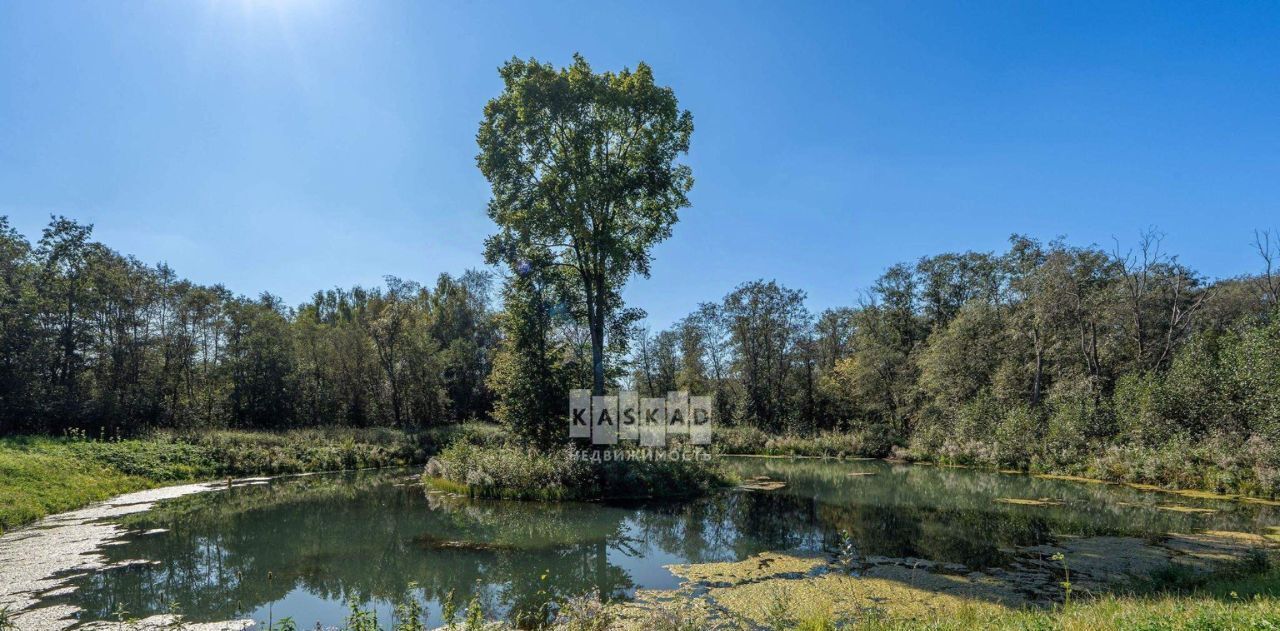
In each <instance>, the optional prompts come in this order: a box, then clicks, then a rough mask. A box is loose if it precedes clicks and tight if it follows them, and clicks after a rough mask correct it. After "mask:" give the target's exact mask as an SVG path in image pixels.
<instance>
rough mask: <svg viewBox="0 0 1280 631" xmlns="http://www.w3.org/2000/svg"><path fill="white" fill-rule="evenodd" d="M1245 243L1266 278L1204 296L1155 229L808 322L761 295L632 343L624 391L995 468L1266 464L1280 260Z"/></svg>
mask: <svg viewBox="0 0 1280 631" xmlns="http://www.w3.org/2000/svg"><path fill="white" fill-rule="evenodd" d="M1256 236H1257V240H1256V242H1255V244H1254V245H1255V247H1256V248H1257V250H1258V253H1259V254H1260V255H1261V259H1262V261H1263V264H1264V269H1263V270H1262V271H1261V272H1260V273H1258V274H1256V275H1251V276H1245V277H1240V278H1232V279H1227V280H1220V281H1214V282H1211V281H1209V280H1207V279H1205V278H1204V277H1203V276H1202V275H1200V274H1198V273H1196V272H1195V271H1194V270H1192V269H1191V268H1189V267H1187V266H1186V265H1184V264H1182V263H1180V262H1179V261H1178V259H1177V257H1176V256H1172V255H1170V254H1169V253H1168V252H1166V251H1165V249H1164V248H1163V247H1162V245H1163V244H1162V238H1161V235H1159V234H1158V233H1156V232H1148V233H1146V234H1144V235H1142V237H1141V239H1140V240H1139V242H1138V244H1137V245H1136V246H1135V247H1133V248H1132V249H1124V250H1121V249H1120V248H1119V247H1115V248H1113V249H1110V250H1104V249H1102V248H1100V247H1097V246H1089V247H1074V246H1070V245H1067V244H1066V243H1064V242H1062V241H1060V240H1056V241H1051V242H1048V243H1044V242H1040V241H1037V240H1035V239H1032V238H1030V237H1026V236H1019V235H1015V236H1014V237H1012V238H1011V239H1010V242H1009V248H1008V249H1007V250H1006V251H1005V252H1003V253H999V254H996V253H987V252H962V253H948V254H941V255H938V256H929V257H924V258H922V259H920V260H919V261H917V262H915V263H912V264H898V265H894V266H892V267H890V268H889V269H888V270H887V271H886V272H885V273H884V274H883V275H882V276H881V277H880V278H879V279H877V281H876V282H875V284H874V286H873V287H872V288H871V289H870V291H869V292H868V293H867V295H866V296H865V297H864V299H863V300H862V301H861V302H860V304H858V305H856V306H851V307H841V308H835V309H828V310H825V311H823V312H821V313H818V314H813V313H811V312H810V311H809V310H808V309H807V308H806V307H805V305H804V299H805V295H804V293H803V292H802V291H799V290H796V289H789V288H787V287H783V286H780V285H778V284H777V283H775V282H771V281H753V282H749V283H746V284H743V285H741V286H740V287H738V288H736V289H735V290H733V291H732V292H731V293H729V294H728V295H727V296H725V297H724V299H723V300H721V301H719V302H709V303H704V304H702V305H700V306H699V307H698V309H697V310H695V311H694V312H693V313H691V314H689V315H688V316H686V317H685V318H683V319H681V320H680V321H678V322H677V323H675V324H674V325H673V326H671V327H669V328H667V329H664V330H661V331H656V332H653V331H649V330H646V329H643V328H641V329H638V330H637V331H636V333H635V335H634V342H633V344H632V346H633V348H634V361H633V363H632V367H631V368H632V369H631V372H630V375H629V379H630V381H631V383H633V384H634V385H635V387H637V388H638V389H640V390H642V391H644V392H646V393H660V392H665V391H667V390H674V389H687V390H691V391H700V392H713V393H715V394H716V395H717V405H718V407H719V412H720V414H719V416H720V421H721V422H722V423H725V424H729V425H745V426H750V427H755V428H758V429H761V430H764V431H766V432H769V433H779V432H796V433H813V432H817V431H827V430H835V431H842V432H862V433H864V434H866V435H868V437H870V438H875V439H879V440H880V442H881V443H882V445H883V448H884V450H887V449H888V448H889V447H890V446H892V445H898V446H913V447H915V448H916V449H918V450H919V451H921V452H923V453H927V454H932V455H935V456H936V455H938V454H944V455H948V456H951V457H952V458H954V459H958V460H970V461H979V462H986V463H991V464H1002V465H1015V466H1016V465H1020V466H1026V465H1027V464H1028V463H1030V462H1031V461H1032V460H1034V459H1036V458H1045V457H1061V458H1064V459H1070V458H1072V457H1076V456H1079V455H1080V454H1082V453H1084V452H1088V451H1091V450H1097V449H1099V448H1100V447H1101V446H1103V445H1107V444H1124V445H1148V446H1160V445H1165V444H1168V443H1170V442H1171V441H1199V440H1204V439H1208V438H1210V437H1213V438H1217V439H1223V440H1228V441H1229V442H1230V443H1232V444H1235V445H1237V446H1239V445H1244V444H1250V443H1249V441H1250V440H1252V441H1253V443H1252V444H1253V445H1255V446H1258V447H1259V448H1262V447H1266V448H1268V449H1270V446H1272V445H1276V444H1280V441H1277V439H1280V322H1278V320H1280V318H1277V305H1278V304H1280V274H1278V273H1277V270H1275V269H1274V266H1273V265H1274V262H1275V260H1276V257H1277V255H1278V254H1280V253H1278V252H1277V249H1276V247H1275V244H1274V243H1272V242H1271V235H1270V234H1268V233H1259V234H1258V235H1256ZM1278 455H1280V454H1278ZM1274 464H1275V465H1277V467H1278V468H1280V460H1278V461H1277V462H1275V463H1274Z"/></svg>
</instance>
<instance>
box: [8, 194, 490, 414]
mask: <svg viewBox="0 0 1280 631" xmlns="http://www.w3.org/2000/svg"><path fill="white" fill-rule="evenodd" d="M91 231H92V227H91V226H87V225H83V224H78V223H76V222H74V221H71V220H68V219H65V218H55V219H54V220H53V221H52V222H51V223H50V224H49V226H48V228H46V229H45V230H44V233H43V235H42V236H41V238H40V239H39V241H38V242H37V243H35V244H34V246H33V245H32V244H30V243H28V242H27V241H26V240H25V239H24V238H23V237H22V236H21V235H19V234H18V233H17V232H16V231H14V230H13V229H12V228H11V227H10V226H9V224H8V222H7V220H6V219H5V218H3V217H0V428H3V431H4V432H5V433H19V432H43V433H55V434H60V433H63V432H66V431H68V430H76V431H79V432H85V433H88V434H89V435H91V436H112V437H113V436H120V435H134V434H138V433H140V432H142V431H144V430H147V429H151V428H159V427H176V428H216V427H237V428H268V429H277V428H286V427H297V426H308V425H319V424H344V425H352V426H370V425H386V426H401V427H406V426H420V425H426V424H433V423H442V422H445V421H447V420H453V419H468V418H478V417H483V416H485V415H486V414H487V411H488V410H489V408H490V407H491V405H492V401H491V397H490V395H489V392H488V390H487V389H486V388H485V383H484V382H485V378H486V375H487V374H488V372H489V365H490V361H491V352H492V347H493V345H494V343H495V342H496V331H495V328H494V324H493V317H492V314H491V313H490V312H489V300H488V295H489V291H490V282H491V281H490V278H489V276H488V275H486V274H484V273H481V272H467V273H464V274H462V275H461V276H458V277H454V276H450V275H448V274H444V275H441V276H440V278H439V279H437V281H436V283H435V285H434V286H433V287H424V286H420V285H418V284H416V283H413V282H409V281H403V280H400V279H397V278H387V279H386V286H385V287H383V288H372V289H366V288H362V287H353V288H351V289H331V290H325V291H318V292H316V294H315V296H314V298H313V299H312V300H311V301H310V302H307V303H305V304H302V305H299V306H297V307H296V308H290V307H287V306H286V305H283V304H282V303H281V301H280V300H279V299H278V298H276V297H274V296H272V295H270V294H265V293H264V294H262V295H261V296H259V297H258V298H246V297H244V296H236V295H233V294H232V293H231V292H230V291H228V290H227V289H226V288H224V287H222V286H218V285H215V286H211V287H209V286H201V285H198V284H195V283H192V282H189V281H187V280H183V279H181V278H179V277H178V276H177V275H176V274H175V272H174V271H173V270H172V269H170V268H169V267H167V266H165V265H156V266H149V265H146V264H144V263H142V262H140V261H138V260H137V259H135V258H132V257H128V256H123V255H121V254H119V253H117V252H115V251H113V250H111V249H110V248H108V247H107V246H105V245H103V244H101V243H97V242H95V241H93V240H92V238H91Z"/></svg>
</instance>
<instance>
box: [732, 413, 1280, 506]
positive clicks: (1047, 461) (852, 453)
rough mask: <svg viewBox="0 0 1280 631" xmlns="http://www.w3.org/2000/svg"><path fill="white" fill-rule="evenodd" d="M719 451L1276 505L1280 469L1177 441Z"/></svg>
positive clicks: (801, 443) (876, 441)
mask: <svg viewBox="0 0 1280 631" xmlns="http://www.w3.org/2000/svg"><path fill="white" fill-rule="evenodd" d="M715 447H716V449H717V450H718V451H720V452H721V453H725V454H741V455H756V456H797V457H820V458H842V457H863V458H892V459H895V460H902V461H906V462H919V463H931V464H941V465H947V466H959V467H973V468H979V469H989V470H993V471H994V470H1004V471H1008V470H1013V471H1021V472H1024V473H1031V474H1045V475H1061V476H1071V477H1079V478H1087V479H1090V480H1099V481H1104V482H1114V483H1119V484H1130V485H1135V486H1139V487H1157V488H1160V489H1165V490H1184V491H1199V492H1208V493H1214V494H1218V495H1223V496H1232V495H1238V496H1243V497H1250V498H1260V499H1266V500H1274V499H1277V494H1276V492H1275V488H1276V486H1275V484H1274V483H1273V482H1272V481H1271V477H1274V476H1275V475H1280V473H1273V472H1272V471H1273V469H1274V470H1276V471H1278V472H1280V462H1277V463H1271V462H1270V460H1267V458H1268V457H1269V456H1267V454H1269V453H1270V452H1271V451H1273V450H1264V451H1265V453H1258V452H1259V450H1257V449H1251V448H1250V446H1249V445H1239V444H1232V443H1230V442H1228V441H1225V440H1219V441H1203V442H1199V443H1191V442H1185V441H1175V442H1172V443H1169V444H1168V445H1165V446H1164V447H1162V448H1149V447H1140V446H1125V447H1120V446H1111V447H1099V448H1098V449H1097V450H1096V451H1087V450H1086V451H1064V452H1062V453H1059V454H1057V456H1056V457H1054V458H1032V459H1030V460H1019V461H1009V460H1007V459H1003V458H1001V457H1000V454H999V449H998V448H996V447H993V446H990V445H980V444H964V445H957V444H956V443H945V444H943V445H942V446H940V447H937V448H931V447H930V446H929V445H924V444H919V443H916V444H912V445H910V446H907V447H903V446H899V445H896V444H895V443H894V442H893V441H892V440H889V439H888V438H885V435H884V434H882V433H880V432H876V431H864V432H847V433H842V432H821V433H817V434H811V435H797V434H783V435H770V434H766V433H764V432H761V431H760V430H757V429H753V428H746V427H727V428H718V429H717V430H716V437H715Z"/></svg>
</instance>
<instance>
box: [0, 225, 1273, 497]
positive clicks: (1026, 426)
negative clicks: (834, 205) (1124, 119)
mask: <svg viewBox="0 0 1280 631" xmlns="http://www.w3.org/2000/svg"><path fill="white" fill-rule="evenodd" d="M1254 245H1255V247H1256V248H1257V250H1258V253H1259V254H1260V255H1261V257H1260V267H1261V270H1260V271H1259V273H1257V274H1255V275H1250V276H1244V277H1240V278H1233V279H1227V280H1219V281H1212V282H1211V281H1208V280H1206V279H1205V278H1203V277H1202V276H1200V275H1199V274H1197V273H1196V272H1195V271H1194V270H1192V269H1190V268H1188V267H1186V266H1185V265H1183V264H1181V263H1180V262H1178V260H1177V258H1176V257H1174V256H1171V255H1169V254H1168V253H1167V252H1166V251H1165V250H1164V248H1163V244H1162V243H1161V238H1160V236H1159V235H1158V234H1157V233H1154V232H1153V233H1148V234H1145V235H1143V236H1142V237H1141V239H1140V240H1139V242H1138V243H1137V244H1136V245H1135V246H1134V247H1133V249H1132V250H1129V249H1121V248H1120V247H1119V246H1117V247H1115V248H1113V249H1111V250H1109V251H1108V250H1104V249H1102V248H1099V247H1096V246H1089V247H1073V246H1070V245H1067V244H1065V243H1063V242H1061V241H1053V242H1049V243H1042V242H1039V241H1036V240H1034V239H1031V238H1028V237H1023V236H1014V237H1012V238H1011V240H1010V245H1009V248H1008V250H1007V251H1005V252H1003V253H1000V254H995V253H981V252H965V253H956V254H942V255H938V256H932V257H926V258H923V259H920V260H919V261H917V262H915V263H913V264H899V265H895V266H893V267H891V268H890V269H888V270H887V271H886V272H885V273H884V274H883V275H882V276H881V277H880V278H879V279H878V280H877V281H876V282H875V284H874V286H873V287H872V288H871V289H870V290H869V291H868V292H867V294H866V295H865V296H864V297H863V298H862V300H861V301H860V302H859V304H858V305H857V306H851V307H842V308H836V309H830V310H827V311H823V312H821V313H818V314H814V313H811V312H810V311H809V310H808V309H807V308H806V306H805V295H804V293H803V292H802V291H800V290H797V289H792V288H787V287H783V286H781V285H779V284H777V283H776V282H771V281H753V282H748V283H745V284H743V285H741V286H739V287H737V288H736V289H734V290H733V291H732V292H730V293H729V294H728V295H727V296H725V297H724V298H723V299H721V300H719V301H715V302H707V303H704V304H702V305H700V306H699V307H698V308H697V309H696V310H695V311H694V312H693V313H691V314H690V315H688V316H687V317H685V318H683V319H681V320H679V321H678V322H676V323H675V324H674V325H673V326H671V327H670V328H668V329H665V330H661V331H656V332H655V331H650V330H647V329H645V328H644V327H643V326H641V325H640V324H639V322H640V314H639V313H638V312H636V311H634V310H620V313H621V314H622V315H620V316H616V317H614V318H612V321H611V323H610V324H611V328H610V329H609V330H610V337H609V343H608V346H607V348H608V350H609V352H608V353H607V357H606V360H607V361H606V366H607V370H606V377H607V381H608V383H609V386H610V387H611V388H619V387H634V388H635V389H638V390H640V391H642V392H644V393H649V394H653V393H662V392H666V391H668V390H673V389H687V390H690V391H693V392H705V393H713V394H715V395H716V397H717V399H716V404H717V412H718V415H719V419H718V420H719V422H720V423H721V424H723V425H727V426H744V427H749V428H754V429H757V430H760V431H762V432H765V433H768V434H771V435H774V434H783V433H787V434H801V435H804V434H814V433H818V432H824V431H835V432H842V433H852V434H857V435H859V436H861V437H862V439H863V441H864V443H865V445H866V451H868V452H874V453H881V454H883V453H889V451H890V450H892V449H895V448H897V449H902V450H905V452H911V451H914V452H916V453H917V454H919V455H920V456H921V457H931V458H938V459H948V460H951V461H957V462H980V463H988V464H994V465H1003V466H1029V465H1034V464H1036V463H1037V462H1039V461H1044V460H1046V459H1048V460H1051V461H1058V462H1071V461H1078V460H1080V459H1081V458H1083V457H1085V456H1086V455H1089V456H1097V455H1098V454H1101V453H1104V452H1106V451H1107V450H1108V449H1112V448H1115V449H1136V448H1143V447H1149V448H1165V449H1168V448H1170V446H1173V448H1174V453H1177V450H1178V449H1182V448H1184V447H1186V446H1188V445H1191V444H1202V443H1212V444H1214V445H1217V446H1218V451H1217V452H1215V453H1220V454H1221V455H1222V457H1223V458H1237V459H1241V458H1244V459H1249V461H1250V462H1251V467H1252V469H1253V474H1254V475H1255V476H1256V477H1257V478H1258V480H1257V481H1258V482H1259V483H1267V484H1271V485H1274V484H1277V483H1280V453H1277V449H1276V448H1275V445H1277V444H1280V441H1278V440H1277V438H1280V318H1277V317H1276V307H1277V304H1278V300H1280V273H1278V271H1277V270H1276V269H1274V263H1275V261H1276V255H1277V251H1276V250H1277V249H1276V247H1275V244H1274V243H1272V242H1271V240H1270V238H1269V235H1267V234H1265V233H1263V234H1259V235H1257V240H1256V243H1255V244H1254ZM548 269H550V268H546V269H524V270H522V273H517V274H513V275H511V277H509V278H506V279H504V280H503V283H502V287H501V288H498V289H495V288H494V287H493V284H494V278H493V276H491V275H490V274H489V273H486V272H480V271H468V272H465V273H463V274H462V275H460V276H451V275H449V274H443V275H441V276H440V277H439V278H438V279H437V281H436V282H435V284H434V286H424V285H419V284H417V283H413V282H410V281H405V280H401V279H397V278H390V277H389V278H387V279H386V281H385V286H384V287H376V288H363V287H353V288H351V289H331V290H325V291H318V292H316V294H315V296H314V297H313V299H312V300H311V301H309V302H307V303H304V304H301V305H298V306H296V307H288V306H286V305H284V304H282V303H281V301H280V300H279V299H278V298H275V297H273V296H271V295H269V294H263V295H262V296H260V297H258V298H246V297H243V296H236V295H233V294H232V293H231V292H230V291H228V290H227V289H225V288H223V287H221V286H212V287H206V286H200V285H197V284H194V283H191V282H189V281H186V280H182V279H181V278H179V277H178V276H177V275H176V274H175V272H174V271H173V270H171V269H169V268H168V267H167V266H165V265H156V266H149V265H146V264H144V263H142V262H140V261H138V260H136V259H134V258H132V257H128V256H124V255H121V254H119V253H117V252H115V251H113V250H111V249H110V248H108V247H107V246H105V245H103V244H101V243H97V242H95V241H93V240H92V236H91V227H90V226H86V225H83V224H78V223H76V222H74V221H71V220H68V219H65V218H55V219H54V220H53V221H52V222H51V223H50V224H49V226H48V228H46V229H45V230H44V233H43V235H42V236H41V238H40V239H39V240H38V241H37V242H36V243H35V244H31V243H29V242H28V241H27V240H26V239H24V238H23V237H22V236H21V235H19V234H18V233H17V232H16V231H15V230H14V229H12V228H11V227H9V225H8V222H7V220H4V219H0V283H2V285H0V423H3V428H4V431H5V432H6V433H24V432H45V433H55V434H57V433H64V432H67V431H69V430H75V431H83V432H86V433H89V434H90V435H107V436H116V435H131V434H137V433H140V432H142V431H144V430H147V429H151V428H161V427H174V428H214V427H236V428H286V427H297V426H312V425H322V424H341V425H350V426H373V425H386V426H399V427H406V428H413V427H422V426H429V425H435V424H442V423H451V422H456V421H462V420H468V419H482V420H483V419H491V418H492V419H495V420H500V421H505V422H508V423H511V424H513V425H515V426H516V427H517V429H520V428H521V427H525V428H527V427H529V426H537V428H538V429H537V430H535V431H532V432H524V433H525V434H526V435H530V436H531V437H533V438H536V439H539V440H542V441H546V440H554V439H555V438H556V437H557V436H558V435H559V434H560V432H558V431H556V430H558V429H559V427H560V418H559V417H560V416H561V415H562V414H561V413H562V411H563V410H562V408H563V402H564V400H565V398H564V397H565V395H566V391H567V389H568V388H570V387H578V386H581V385H582V384H585V383H589V382H590V380H591V378H592V365H591V349H590V337H591V335H590V331H589V330H588V327H585V326H583V324H582V320H581V319H580V318H579V317H578V316H577V313H578V311H579V308H578V307H577V306H575V304H574V303H573V299H572V296H573V295H574V294H573V292H572V291H571V289H569V288H568V287H569V284H568V283H564V282H561V281H562V280H563V279H561V278H560V277H557V276H556V274H558V272H556V271H547V270H548ZM495 295H500V296H501V298H502V300H501V308H500V309H499V308H495V306H494V301H493V298H494V297H495ZM1117 457H1120V456H1117ZM1042 464H1044V463H1042ZM1049 464H1052V463H1049Z"/></svg>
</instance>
